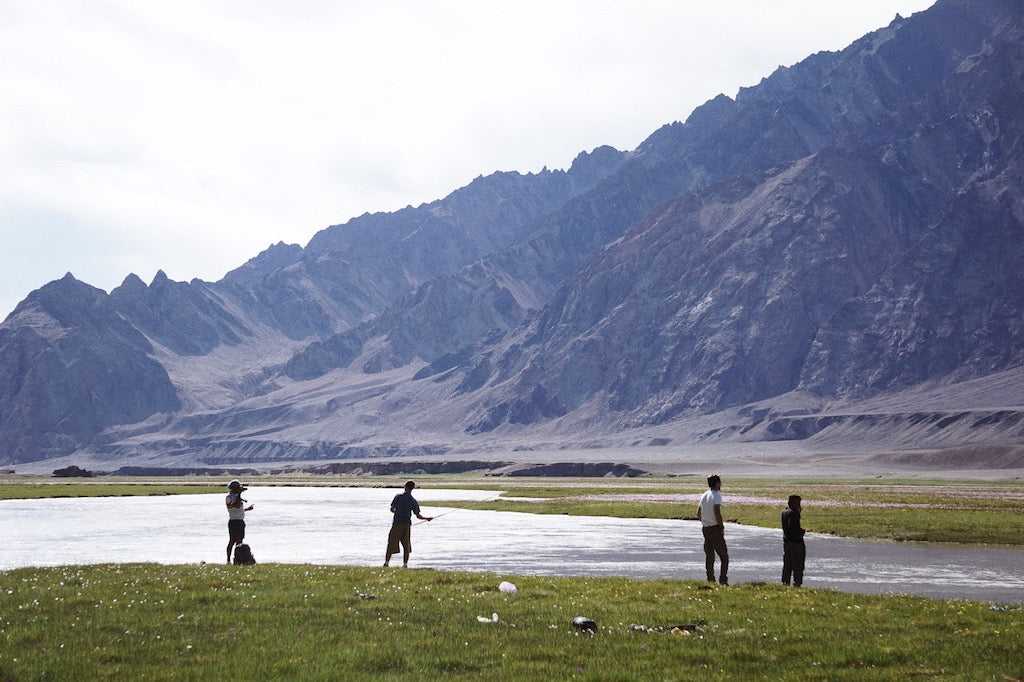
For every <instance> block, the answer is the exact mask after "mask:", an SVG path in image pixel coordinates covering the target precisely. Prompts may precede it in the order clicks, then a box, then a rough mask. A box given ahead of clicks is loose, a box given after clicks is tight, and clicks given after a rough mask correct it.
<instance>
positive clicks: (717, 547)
mask: <svg viewBox="0 0 1024 682" xmlns="http://www.w3.org/2000/svg"><path fill="white" fill-rule="evenodd" d="M703 531H704V568H705V569H706V570H707V574H708V580H710V581H711V582H714V581H715V555H716V554H717V555H718V558H719V560H721V562H722V568H721V571H720V572H719V574H718V582H720V583H722V584H723V585H728V584H729V549H728V548H727V547H726V546H725V527H724V526H720V525H719V526H704V528H703Z"/></svg>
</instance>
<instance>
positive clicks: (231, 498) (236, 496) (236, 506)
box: [225, 478, 252, 564]
mask: <svg viewBox="0 0 1024 682" xmlns="http://www.w3.org/2000/svg"><path fill="white" fill-rule="evenodd" d="M245 490H248V488H246V487H245V486H243V485H242V482H241V481H239V480H238V479H237V478H236V479H235V480H233V481H231V483H228V496H227V498H226V499H225V502H226V503H227V505H228V563H229V564H230V563H231V548H232V547H234V546H235V545H240V544H242V540H244V539H245V512H247V511H252V505H251V504H250V505H249V506H248V507H246V506H245V503H246V500H244V499H242V492H243V491H245Z"/></svg>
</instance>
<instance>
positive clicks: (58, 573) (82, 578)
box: [0, 564, 1024, 680]
mask: <svg viewBox="0 0 1024 682" xmlns="http://www.w3.org/2000/svg"><path fill="white" fill-rule="evenodd" d="M502 580H511V581H512V582H514V583H515V584H516V586H517V587H518V593H517V594H514V595H507V594H504V593H502V592H500V591H499V589H498V584H499V582H500V581H502ZM492 614H497V616H498V620H497V622H494V621H493V620H492ZM577 616H584V617H587V618H591V619H593V620H594V621H595V622H596V623H597V631H596V633H594V634H593V635H591V634H588V633H585V632H581V631H578V630H576V629H575V628H574V627H573V625H572V620H573V618H574V617H577ZM480 619H484V620H486V621H487V622H481V620H480ZM676 626H681V627H678V628H676V630H675V631H673V628H674V627H676ZM1022 651H1024V610H1022V608H1021V607H1020V606H1014V607H995V608H992V607H990V606H989V605H987V604H978V603H970V602H960V601H948V602H947V601H936V600H929V599H923V598H915V597H894V596H887V597H869V596H857V595H847V594H840V593H836V592H831V591H824V590H798V589H795V588H788V589H787V588H785V587H783V586H780V585H754V584H749V585H739V586H735V587H729V588H722V587H718V586H715V585H708V584H706V583H696V582H684V581H642V580H630V579H624V578H602V579H590V578H588V579H581V578H540V577H514V576H498V575H489V574H466V573H442V572H437V571H432V570H403V569H397V568H392V569H380V568H353V567H338V566H308V565H280V564H267V565H264V564H261V565H258V566H247V567H238V566H224V565H219V564H218V565H191V566H158V565H147V564H129V565H102V566H88V567H61V568H43V569H38V568H37V569H20V570H15V571H9V572H5V573H0V680H8V679H10V680H48V679H53V680H103V679H111V680H125V679H153V680H172V679H173V680H224V679H254V680H371V679H372V680H388V679H392V680H437V679H450V680H479V679H488V680H566V679H587V680H688V679H694V680H697V679H699V680H741V679H773V680H847V679H849V680H868V679H869V680H906V679H911V678H914V679H922V678H923V679H943V680H956V679H962V680H986V679H991V680H1014V679H1021V678H1022V677H1024V658H1022V656H1021V652H1022Z"/></svg>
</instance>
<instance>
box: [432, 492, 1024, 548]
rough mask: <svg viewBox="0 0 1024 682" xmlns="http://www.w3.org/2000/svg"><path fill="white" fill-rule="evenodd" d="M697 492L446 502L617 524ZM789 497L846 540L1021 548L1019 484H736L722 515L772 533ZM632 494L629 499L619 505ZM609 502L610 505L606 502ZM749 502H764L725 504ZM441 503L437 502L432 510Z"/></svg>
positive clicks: (809, 523)
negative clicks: (668, 498)
mask: <svg viewBox="0 0 1024 682" xmlns="http://www.w3.org/2000/svg"><path fill="white" fill-rule="evenodd" d="M703 490H704V486H703V485H701V484H700V483H699V482H696V481H692V480H691V481H685V482H680V483H674V484H672V485H671V486H669V485H666V484H665V483H664V482H661V483H656V482H651V483H649V484H647V485H637V484H636V483H632V482H630V483H626V482H623V483H621V484H619V485H618V486H611V487H610V486H609V485H608V484H602V485H600V486H595V485H591V484H588V483H587V482H576V483H575V485H574V484H572V483H569V482H565V483H563V484H561V485H552V484H550V483H549V484H546V485H544V484H541V485H526V486H523V487H517V488H515V489H513V490H511V491H510V492H508V493H507V494H506V496H504V497H511V498H514V497H517V496H521V497H529V498H530V500H529V501H521V500H515V499H503V498H498V499H496V500H491V501H487V502H465V501H453V502H445V503H444V504H445V505H447V506H456V507H462V508H467V509H492V510H498V511H521V512H531V513H535V514H575V515H581V516H582V515H586V516H613V517H620V518H652V519H692V518H695V511H696V509H695V508H696V501H697V497H698V496H699V495H700V493H701V492H703ZM790 493H795V494H799V495H801V496H802V497H803V507H804V509H803V515H802V523H803V525H804V527H805V528H807V529H808V530H811V531H815V532H819V533H829V534H832V535H841V536H845V537H856V538H867V539H880V540H896V541H921V542H949V543H958V544H997V545H1008V546H1024V485H1022V484H1021V483H1020V482H1013V483H1006V484H994V483H983V482H969V483H950V482H915V483H907V482H888V483H887V482H881V481H877V480H873V481H871V482H854V483H849V482H846V483H836V482H818V481H796V482H793V483H789V484H781V483H779V482H777V481H771V480H768V481H760V480H759V481H752V480H740V481H737V482H729V485H727V486H724V487H723V495H724V496H725V499H724V505H723V513H724V514H725V516H726V518H727V519H729V520H734V521H735V522H737V523H741V524H745V525H752V526H761V527H765V528H778V527H779V523H780V519H779V516H780V514H781V512H782V510H783V508H785V506H786V499H787V497H788V496H789V494H790ZM669 494H671V495H676V496H677V497H678V498H679V501H678V502H651V501H645V499H644V496H645V495H669ZM628 495H635V496H636V499H633V500H628V501H625V500H622V499H621V498H622V497H623V496H628ZM613 497H614V499H613ZM743 497H752V498H760V499H770V498H775V499H776V500H777V501H772V502H770V503H767V502H766V503H748V502H738V503H737V502H732V501H730V500H731V499H737V498H743ZM438 504H440V503H438Z"/></svg>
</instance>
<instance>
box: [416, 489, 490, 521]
mask: <svg viewBox="0 0 1024 682" xmlns="http://www.w3.org/2000/svg"><path fill="white" fill-rule="evenodd" d="M504 494H505V491H504V490H502V491H500V492H497V493H495V494H494V495H491V496H490V497H488V498H486V499H483V500H473V502H480V503H483V502H490V501H491V500H496V499H498V498H499V497H501V496H502V495H504ZM457 511H474V510H472V509H465V508H464V507H455V508H453V509H449V510H448V511H446V512H442V513H440V514H438V515H437V516H432V517H430V520H431V521H435V520H437V519H439V518H441V517H442V516H448V515H449V514H451V513H452V512H457ZM421 523H429V521H417V522H416V523H414V524H412V525H414V526H418V525H420V524H421Z"/></svg>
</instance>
